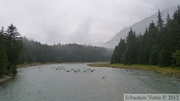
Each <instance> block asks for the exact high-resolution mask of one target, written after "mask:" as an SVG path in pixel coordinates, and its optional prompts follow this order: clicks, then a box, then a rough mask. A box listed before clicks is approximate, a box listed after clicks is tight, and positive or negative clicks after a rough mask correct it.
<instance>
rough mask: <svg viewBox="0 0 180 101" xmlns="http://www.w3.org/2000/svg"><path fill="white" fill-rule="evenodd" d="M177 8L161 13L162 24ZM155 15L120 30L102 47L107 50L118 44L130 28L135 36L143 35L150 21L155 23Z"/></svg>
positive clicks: (173, 7)
mask: <svg viewBox="0 0 180 101" xmlns="http://www.w3.org/2000/svg"><path fill="white" fill-rule="evenodd" d="M177 7H178V5H176V6H172V7H170V8H167V9H164V10H162V11H161V14H162V18H163V20H164V22H166V17H167V13H169V15H170V16H171V17H172V15H173V14H174V12H175V10H176V9H177ZM157 15H158V14H157V13H154V14H153V15H151V16H149V17H146V18H144V19H142V20H140V21H139V22H136V23H134V24H133V25H132V26H129V27H125V28H123V29H121V30H120V31H119V32H118V33H117V34H116V35H115V36H114V37H113V38H111V39H110V40H109V41H107V42H105V43H104V44H103V46H104V47H107V48H114V47H115V46H116V45H117V44H118V43H119V41H120V39H121V38H122V39H125V38H126V36H127V35H128V32H129V30H130V28H132V29H133V30H134V31H135V32H136V34H137V35H138V34H140V33H141V34H144V32H145V29H146V28H147V27H148V26H149V24H150V23H151V22H152V21H153V22H155V23H156V22H157Z"/></svg>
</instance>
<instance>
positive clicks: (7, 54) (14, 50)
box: [0, 24, 22, 76]
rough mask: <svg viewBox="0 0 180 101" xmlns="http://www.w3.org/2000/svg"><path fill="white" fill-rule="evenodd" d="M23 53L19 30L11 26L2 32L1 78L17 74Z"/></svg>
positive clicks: (0, 48) (0, 43) (0, 40)
mask: <svg viewBox="0 0 180 101" xmlns="http://www.w3.org/2000/svg"><path fill="white" fill-rule="evenodd" d="M21 52H22V40H21V37H20V34H19V32H18V31H17V28H16V27H15V26H14V25H13V24H11V25H10V26H8V28H7V30H4V28H3V27H2V30H0V76H3V75H14V74H16V73H17V71H16V65H17V64H18V58H19V56H20V54H21Z"/></svg>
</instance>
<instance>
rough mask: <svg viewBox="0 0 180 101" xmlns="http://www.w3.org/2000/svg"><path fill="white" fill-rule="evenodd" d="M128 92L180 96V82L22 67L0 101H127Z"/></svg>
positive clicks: (147, 74) (71, 67) (68, 67)
mask: <svg viewBox="0 0 180 101" xmlns="http://www.w3.org/2000/svg"><path fill="white" fill-rule="evenodd" d="M128 93H131V94H132V93H133V94H135V93H138V94H139V93H140V94H141V93H143V94H144V93H147V94H157V93H176V94H177V93H178V94H179V93H180V79H179V78H176V77H172V76H169V75H164V74H159V73H155V72H153V71H143V70H130V69H117V68H106V67H101V68H99V67H89V66H87V64H81V63H79V64H51V65H41V66H32V67H26V68H19V69H18V74H17V76H16V77H15V78H14V79H11V80H8V81H6V82H3V83H0V101H123V94H128Z"/></svg>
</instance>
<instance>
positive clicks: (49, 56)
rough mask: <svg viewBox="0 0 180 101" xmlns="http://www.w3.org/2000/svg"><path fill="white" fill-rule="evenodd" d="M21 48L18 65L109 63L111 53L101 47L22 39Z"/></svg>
mask: <svg viewBox="0 0 180 101" xmlns="http://www.w3.org/2000/svg"><path fill="white" fill-rule="evenodd" d="M23 47H24V51H23V53H22V54H21V56H20V59H19V63H26V62H27V63H32V62H42V63H46V62H96V61H109V60H110V58H111V55H112V52H113V51H112V50H109V49H106V48H103V47H95V46H87V45H78V44H65V45H61V44H56V45H47V44H41V43H40V42H37V41H33V40H29V39H27V38H23Z"/></svg>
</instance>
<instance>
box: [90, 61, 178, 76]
mask: <svg viewBox="0 0 180 101" xmlns="http://www.w3.org/2000/svg"><path fill="white" fill-rule="evenodd" d="M88 66H93V67H111V68H122V69H140V70H151V71H155V72H158V73H162V74H168V75H173V76H178V77H180V69H179V68H174V69H172V68H171V67H159V66H149V65H123V64H108V63H95V64H88Z"/></svg>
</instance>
